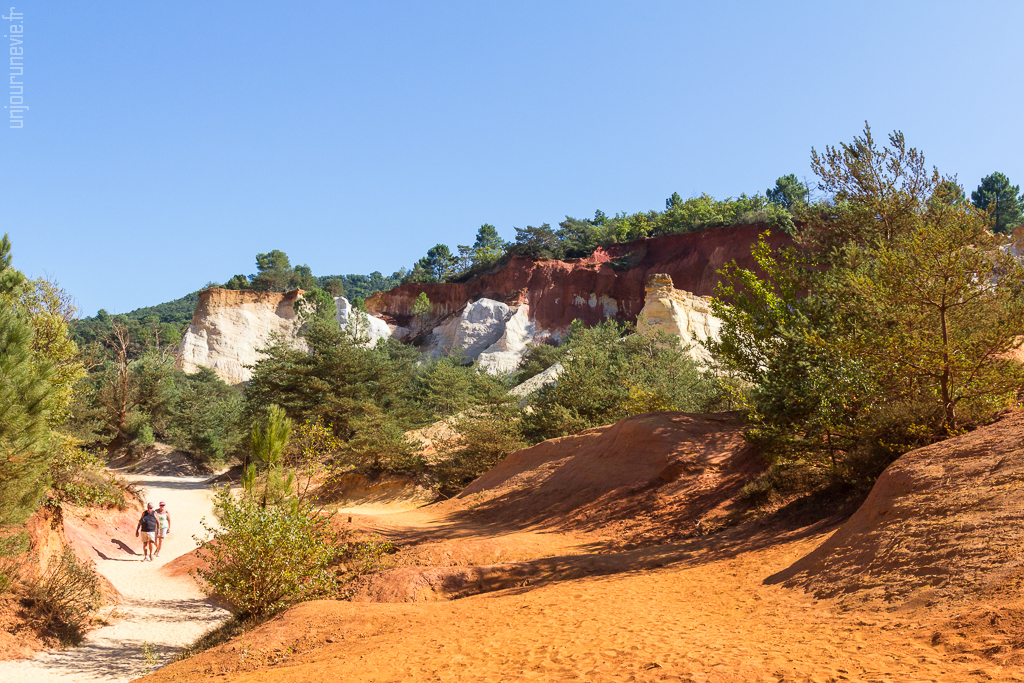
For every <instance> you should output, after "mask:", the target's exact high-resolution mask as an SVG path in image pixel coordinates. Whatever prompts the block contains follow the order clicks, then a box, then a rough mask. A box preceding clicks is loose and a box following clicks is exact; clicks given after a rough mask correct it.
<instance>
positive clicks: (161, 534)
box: [156, 529, 170, 538]
mask: <svg viewBox="0 0 1024 683" xmlns="http://www.w3.org/2000/svg"><path fill="white" fill-rule="evenodd" d="M168 531H170V529H160V530H159V531H157V532H156V537H157V538H167V532H168Z"/></svg>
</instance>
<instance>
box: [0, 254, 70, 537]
mask: <svg viewBox="0 0 1024 683" xmlns="http://www.w3.org/2000/svg"><path fill="white" fill-rule="evenodd" d="M10 249H11V245H10V240H9V239H8V237H7V235H4V237H3V239H2V240H0V526H7V525H10V524H18V523H20V522H23V521H24V520H25V519H26V518H27V517H28V516H29V515H30V514H31V513H32V512H33V511H34V510H35V508H36V505H37V504H38V502H39V499H40V497H41V496H42V494H43V492H44V491H45V490H46V488H47V486H48V485H49V481H48V478H47V476H46V472H47V469H48V468H49V465H50V462H51V460H52V459H53V456H54V454H55V450H56V445H57V443H56V440H55V438H54V435H53V433H52V432H51V430H50V410H51V407H52V405H53V389H52V387H51V384H50V378H51V377H52V375H53V370H52V367H51V365H50V363H49V362H47V361H46V360H45V358H38V357H35V356H34V354H33V350H32V343H33V335H32V328H31V327H30V325H29V321H28V315H27V314H26V313H25V311H23V310H21V309H19V308H18V307H17V305H16V303H15V301H16V295H17V293H18V291H19V290H20V288H21V287H22V286H23V285H24V283H25V278H24V276H23V275H21V273H19V272H17V271H15V270H14V269H13V268H11V255H10Z"/></svg>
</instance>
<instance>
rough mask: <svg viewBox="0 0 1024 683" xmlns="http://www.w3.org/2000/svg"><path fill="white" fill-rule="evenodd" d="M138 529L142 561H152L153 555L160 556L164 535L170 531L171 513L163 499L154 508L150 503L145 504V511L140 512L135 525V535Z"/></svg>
mask: <svg viewBox="0 0 1024 683" xmlns="http://www.w3.org/2000/svg"><path fill="white" fill-rule="evenodd" d="M139 531H141V532H142V555H143V558H142V561H143V562H152V561H153V558H154V557H160V548H161V547H163V544H164V537H165V536H167V534H169V533H170V531H171V513H170V512H168V511H167V508H166V507H165V503H164V502H163V501H161V502H160V507H159V508H158V509H156V510H153V504H152V503H148V504H147V505H146V511H145V512H143V513H142V517H141V518H140V519H139V523H138V525H136V527H135V535H136V536H138V535H139Z"/></svg>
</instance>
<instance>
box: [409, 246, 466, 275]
mask: <svg viewBox="0 0 1024 683" xmlns="http://www.w3.org/2000/svg"><path fill="white" fill-rule="evenodd" d="M457 261H458V259H457V258H456V257H455V256H453V255H452V252H451V249H449V248H448V245H445V244H437V245H434V246H433V247H431V248H430V249H428V250H427V255H426V256H424V257H423V258H421V259H420V260H419V262H418V263H417V266H419V267H421V268H422V269H423V270H425V271H426V272H427V273H429V274H430V277H431V278H432V279H431V281H432V282H446V281H447V280H448V278H449V277H451V276H452V275H454V274H455V267H456V265H457Z"/></svg>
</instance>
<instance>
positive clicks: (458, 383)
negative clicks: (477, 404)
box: [420, 356, 475, 418]
mask: <svg viewBox="0 0 1024 683" xmlns="http://www.w3.org/2000/svg"><path fill="white" fill-rule="evenodd" d="M474 372H475V371H474V370H473V369H472V368H469V367H466V366H464V365H462V358H461V357H460V356H457V357H452V358H442V359H440V360H436V361H434V362H433V363H431V364H430V367H429V369H428V370H427V371H426V372H425V373H424V374H423V376H422V377H421V379H420V382H421V383H422V387H423V388H422V390H421V391H422V393H421V398H420V402H421V403H422V404H423V405H424V406H425V407H426V408H427V409H428V410H430V411H431V412H432V413H433V414H434V415H435V416H436V417H438V418H445V417H450V416H452V415H455V414H456V413H461V412H462V411H464V410H465V409H466V408H468V407H469V406H470V404H471V403H472V391H473V374H474Z"/></svg>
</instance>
